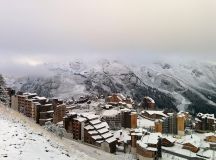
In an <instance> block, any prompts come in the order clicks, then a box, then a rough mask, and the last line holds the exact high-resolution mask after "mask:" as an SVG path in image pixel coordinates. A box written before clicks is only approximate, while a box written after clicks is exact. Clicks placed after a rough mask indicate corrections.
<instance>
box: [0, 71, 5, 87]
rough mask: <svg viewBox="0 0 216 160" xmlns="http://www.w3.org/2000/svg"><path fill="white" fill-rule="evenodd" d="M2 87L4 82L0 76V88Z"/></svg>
mask: <svg viewBox="0 0 216 160" xmlns="http://www.w3.org/2000/svg"><path fill="white" fill-rule="evenodd" d="M4 86H5V80H4V78H3V76H2V75H1V74H0V87H4Z"/></svg>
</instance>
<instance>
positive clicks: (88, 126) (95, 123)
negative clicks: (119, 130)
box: [64, 112, 116, 153]
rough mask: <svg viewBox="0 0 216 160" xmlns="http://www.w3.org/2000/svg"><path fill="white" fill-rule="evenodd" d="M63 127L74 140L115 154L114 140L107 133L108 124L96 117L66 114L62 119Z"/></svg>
mask: <svg viewBox="0 0 216 160" xmlns="http://www.w3.org/2000/svg"><path fill="white" fill-rule="evenodd" d="M64 127H65V129H66V131H67V132H69V133H72V134H73V138H74V139H76V140H81V141H83V142H85V143H89V144H91V145H94V146H97V147H100V148H102V149H103V150H105V151H107V152H110V153H115V152H116V139H115V138H114V137H113V134H112V133H111V132H110V131H109V126H108V124H107V123H106V122H102V121H101V120H100V119H99V116H97V115H94V114H91V113H81V114H79V115H78V114H76V113H73V112H72V113H68V114H67V115H66V116H65V117H64Z"/></svg>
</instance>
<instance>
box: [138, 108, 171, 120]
mask: <svg viewBox="0 0 216 160" xmlns="http://www.w3.org/2000/svg"><path fill="white" fill-rule="evenodd" d="M141 114H142V116H143V117H145V118H147V119H150V120H156V119H162V118H166V117H168V115H166V114H165V113H164V111H156V110H144V111H142V112H141Z"/></svg>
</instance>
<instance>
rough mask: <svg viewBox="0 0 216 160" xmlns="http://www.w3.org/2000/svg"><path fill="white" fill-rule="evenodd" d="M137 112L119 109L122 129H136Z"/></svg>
mask: <svg viewBox="0 0 216 160" xmlns="http://www.w3.org/2000/svg"><path fill="white" fill-rule="evenodd" d="M137 116H138V115H137V112H135V111H132V110H130V109H127V108H125V109H121V125H122V127H123V128H137Z"/></svg>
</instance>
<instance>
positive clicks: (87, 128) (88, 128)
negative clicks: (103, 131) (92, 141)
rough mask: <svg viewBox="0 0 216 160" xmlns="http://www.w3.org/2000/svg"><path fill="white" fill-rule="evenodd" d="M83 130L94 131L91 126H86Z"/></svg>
mask: <svg viewBox="0 0 216 160" xmlns="http://www.w3.org/2000/svg"><path fill="white" fill-rule="evenodd" d="M84 129H86V130H87V131H88V130H92V129H94V127H93V126H91V125H87V126H85V127H84Z"/></svg>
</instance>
